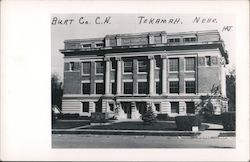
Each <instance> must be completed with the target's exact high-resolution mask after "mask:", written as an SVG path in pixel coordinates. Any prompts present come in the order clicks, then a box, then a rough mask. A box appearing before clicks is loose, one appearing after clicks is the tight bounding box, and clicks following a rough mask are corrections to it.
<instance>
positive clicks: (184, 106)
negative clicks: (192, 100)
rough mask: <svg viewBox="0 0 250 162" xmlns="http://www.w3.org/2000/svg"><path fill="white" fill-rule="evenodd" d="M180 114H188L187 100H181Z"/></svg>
mask: <svg viewBox="0 0 250 162" xmlns="http://www.w3.org/2000/svg"><path fill="white" fill-rule="evenodd" d="M179 114H182V115H186V114H187V111H186V103H185V102H179Z"/></svg>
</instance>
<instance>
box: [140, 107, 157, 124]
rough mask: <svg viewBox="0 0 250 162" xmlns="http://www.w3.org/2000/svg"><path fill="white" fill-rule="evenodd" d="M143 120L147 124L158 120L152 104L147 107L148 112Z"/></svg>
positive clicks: (143, 116)
mask: <svg viewBox="0 0 250 162" xmlns="http://www.w3.org/2000/svg"><path fill="white" fill-rule="evenodd" d="M142 120H143V124H145V125H149V124H153V123H155V122H156V116H155V114H154V112H153V110H152V107H151V106H149V107H148V108H147V111H146V113H145V114H143V115H142Z"/></svg>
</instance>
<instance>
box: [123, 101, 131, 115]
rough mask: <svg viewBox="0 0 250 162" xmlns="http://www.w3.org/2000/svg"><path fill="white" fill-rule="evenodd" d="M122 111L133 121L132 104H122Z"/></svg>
mask: <svg viewBox="0 0 250 162" xmlns="http://www.w3.org/2000/svg"><path fill="white" fill-rule="evenodd" d="M121 105H122V109H123V111H124V112H125V113H126V114H127V118H128V119H131V103H130V102H122V103H121Z"/></svg>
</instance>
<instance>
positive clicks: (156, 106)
mask: <svg viewBox="0 0 250 162" xmlns="http://www.w3.org/2000/svg"><path fill="white" fill-rule="evenodd" d="M155 110H156V111H158V112H160V104H159V103H157V104H155Z"/></svg>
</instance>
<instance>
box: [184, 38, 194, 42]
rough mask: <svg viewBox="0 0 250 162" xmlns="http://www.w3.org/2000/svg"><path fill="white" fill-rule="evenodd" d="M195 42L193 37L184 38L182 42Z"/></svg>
mask: <svg viewBox="0 0 250 162" xmlns="http://www.w3.org/2000/svg"><path fill="white" fill-rule="evenodd" d="M195 41H196V38H195V37H190V38H184V42H195Z"/></svg>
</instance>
